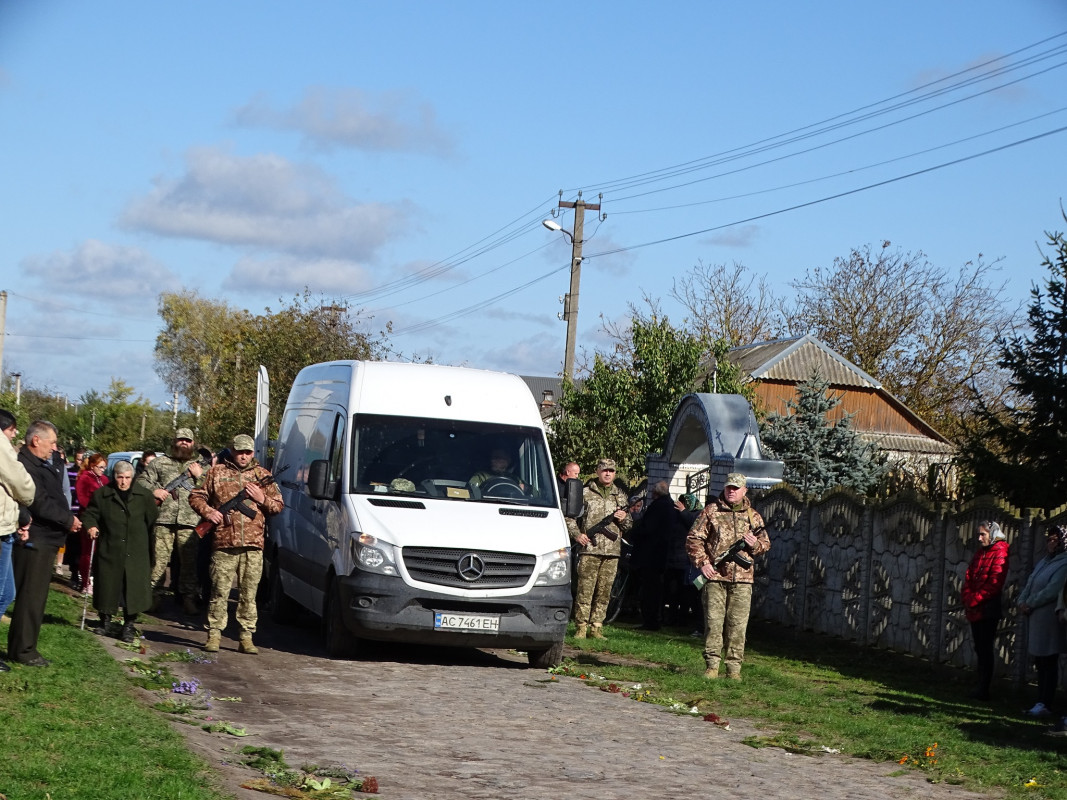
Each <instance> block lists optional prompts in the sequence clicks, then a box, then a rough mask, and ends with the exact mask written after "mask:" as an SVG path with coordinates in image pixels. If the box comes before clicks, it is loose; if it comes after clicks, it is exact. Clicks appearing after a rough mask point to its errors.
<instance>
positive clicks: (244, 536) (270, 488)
mask: <svg viewBox="0 0 1067 800" xmlns="http://www.w3.org/2000/svg"><path fill="white" fill-rule="evenodd" d="M157 460H158V459H157ZM264 479H266V480H264ZM256 481H259V482H260V487H261V488H262V489H263V494H265V495H266V497H265V498H264V499H263V504H262V505H259V504H257V503H253V502H252V501H251V500H247V499H246V500H245V501H244V505H245V507H246V508H248V509H250V510H252V511H255V512H256V515H255V517H253V518H252V519H249V518H248V517H246V516H245V515H244V514H242V513H241V512H240V511H237V510H234V511H231V512H230V513H229V514H228V515H227V521H226V522H224V523H223V524H222V525H219V526H218V527H217V528H215V549H216V550H218V549H220V548H224V547H256V548H259V549H260V550H262V549H263V538H264V534H265V531H264V527H265V525H266V521H267V516H268V515H274V514H277V513H278V512H279V511H281V510H282V509H283V508H285V503H284V501H283V500H282V493H281V492H280V491H278V485H277V484H276V483H274V480H273V479H272V478H271V474H270V470H268V469H266V468H265V467H261V466H260V465H259V463H258V462H257V461H256V460H255V459H252V461H251V462H250V463H249V465H248V466H247V467H245V468H244V469H241V468H240V467H238V466H237V465H236V464H234V463H233V462H232V461H220V462H219V463H218V464H216V465H215V466H213V467H212V468H211V469H209V470H208V471H207V475H205V476H204V482H203V483H202V484H201V485H200V486H198V487H197V488H195V489H193V492H192V494H191V495H190V496H189V503H190V505H192V507H193V509H194V510H195V511H196V513H197V515H198V516H202V515H204V514H206V513H207V512H208V511H209V510H211V509H212V508H218V507H219V506H221V505H222V504H223V503H226V502H228V501H230V500H232V499H233V498H235V497H236V496H237V495H238V494H239V493H240V491H241V489H243V488H244V486H245V484H246V483H255V482H256Z"/></svg>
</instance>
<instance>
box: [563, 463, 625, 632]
mask: <svg viewBox="0 0 1067 800" xmlns="http://www.w3.org/2000/svg"><path fill="white" fill-rule="evenodd" d="M582 497H583V499H584V501H585V509H584V510H583V511H582V516H581V517H579V518H578V519H570V518H568V519H567V530H568V532H569V533H570V535H571V539H573V540H574V541H575V543H576V544H577V545H578V546H579V547H580V548H581V549H580V550H579V551H578V585H577V589H576V591H575V596H574V621H575V623H576V625H577V632H576V633H575V634H574V637H575V638H576V639H584V638H585V637H586V636H587V635H591V636H592V637H593V638H594V639H603V638H604V631H603V624H604V616H605V615H606V614H607V611H608V598H609V596H610V594H611V584H612V583H613V582H614V581H615V572H616V570H618V568H619V554H620V553H621V552H622V535H623V534H624V533H625V532H626V531H628V530H630V528H631V527H633V518H632V517H631V516H630V514H629V512H628V511H627V499H626V493H625V492H623V491H622V490H621V489H620V488H619V487H618V486H616V485H615V462H614V461H612V460H611V459H610V458H602V459H600V461H598V462H597V465H596V478H593V479H592V480H590V481H589V482H588V483H586V485H585V489H584V490H583V493H582ZM590 626H591V627H592V631H591V632H590Z"/></svg>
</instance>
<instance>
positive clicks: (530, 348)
mask: <svg viewBox="0 0 1067 800" xmlns="http://www.w3.org/2000/svg"><path fill="white" fill-rule="evenodd" d="M563 349H564V337H563V334H562V333H561V334H560V335H559V336H547V335H536V336H530V337H528V338H526V339H519V340H516V341H513V342H510V343H508V344H506V345H503V346H502V347H498V348H496V349H494V350H487V351H485V352H484V353H483V354H482V357H481V358H480V359H479V360H478V362H477V363H476V364H473V365H472V366H476V367H480V368H482V369H498V370H502V371H504V372H513V373H515V374H517V375H558V374H559V373H560V372H561V371H562V370H563Z"/></svg>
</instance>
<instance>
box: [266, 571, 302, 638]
mask: <svg viewBox="0 0 1067 800" xmlns="http://www.w3.org/2000/svg"><path fill="white" fill-rule="evenodd" d="M270 567H271V568H270V572H269V573H268V575H267V614H268V616H270V618H271V621H272V622H277V623H278V624H279V625H287V624H289V623H290V622H292V621H293V619H294V618H295V617H296V608H297V606H296V601H295V600H293V599H292V598H291V597H289V595H287V594H286V593H285V590H284V589H283V588H282V576H281V570H280V568H279V567H278V560H277V559H274V560H273V563H272V564H271V565H270Z"/></svg>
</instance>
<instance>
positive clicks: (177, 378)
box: [156, 291, 388, 445]
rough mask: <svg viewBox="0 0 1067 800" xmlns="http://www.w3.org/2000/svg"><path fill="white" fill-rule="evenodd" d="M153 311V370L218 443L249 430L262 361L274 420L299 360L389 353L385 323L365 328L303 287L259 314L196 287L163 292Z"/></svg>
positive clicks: (354, 315) (340, 306)
mask: <svg viewBox="0 0 1067 800" xmlns="http://www.w3.org/2000/svg"><path fill="white" fill-rule="evenodd" d="M159 313H160V316H161V317H162V318H163V321H164V328H163V330H162V331H161V332H160V334H159V335H158V336H157V338H156V371H157V373H158V374H159V376H160V377H161V378H162V379H163V380H164V382H165V383H166V384H167V386H168V388H170V389H171V391H177V392H178V393H179V394H181V395H182V396H183V397H185V398H186V400H187V402H188V403H189V405H190V406H191V407H192V408H193V409H194V410H195V411H196V413H197V418H198V423H197V427H198V436H199V437H200V438H201V439H203V440H204V441H205V442H208V443H214V444H216V445H221V444H224V443H225V442H226V441H228V440H229V439H230V438H231V437H232V436H233V435H234V434H235V433H239V432H242V431H244V432H247V431H251V429H252V425H253V422H254V419H255V398H256V374H257V371H258V368H259V365H260V364H262V365H263V366H265V367H266V368H267V373H268V375H269V376H270V380H271V387H272V391H271V420H272V423H273V424H274V425H277V424H278V422H279V415H280V412H281V408H282V407H283V406H284V404H285V400H286V396H287V392H288V387H289V386H290V385H291V384H292V382H293V379H294V378H295V377H296V374H297V372H299V371H300V370H301V369H302V368H303V367H305V366H307V365H308V364H314V363H317V362H320V361H332V360H335V359H376V358H382V357H383V356H384V355H385V353H386V352H387V345H386V341H387V336H388V327H387V329H386V330H385V331H382V332H380V333H378V334H371V333H367V332H365V331H364V330H362V323H363V320H361V319H360V318H359V314H358V312H352V310H351V309H350V308H349V306H348V305H347V304H346V303H344V302H339V301H324V300H322V299H321V298H320V299H315V298H313V297H312V296H311V294H310V292H308V291H305V292H304V293H303V294H302V295H297V296H295V297H294V298H293V299H292V300H291V301H289V302H284V303H283V304H282V306H281V307H280V308H279V309H278V310H277V311H272V310H271V309H270V308H267V309H265V310H264V313H262V314H251V313H250V312H248V311H245V310H242V309H235V308H232V307H230V306H229V305H227V304H226V303H224V302H221V301H215V300H210V299H206V298H202V297H200V296H199V295H197V294H196V293H195V292H179V293H170V294H163V295H161V296H160V301H159Z"/></svg>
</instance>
